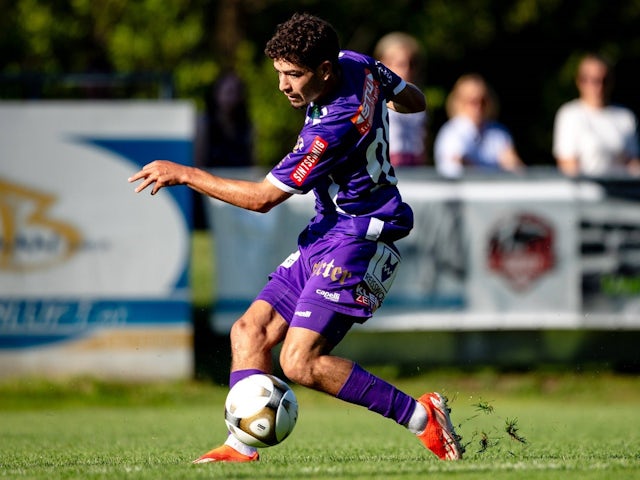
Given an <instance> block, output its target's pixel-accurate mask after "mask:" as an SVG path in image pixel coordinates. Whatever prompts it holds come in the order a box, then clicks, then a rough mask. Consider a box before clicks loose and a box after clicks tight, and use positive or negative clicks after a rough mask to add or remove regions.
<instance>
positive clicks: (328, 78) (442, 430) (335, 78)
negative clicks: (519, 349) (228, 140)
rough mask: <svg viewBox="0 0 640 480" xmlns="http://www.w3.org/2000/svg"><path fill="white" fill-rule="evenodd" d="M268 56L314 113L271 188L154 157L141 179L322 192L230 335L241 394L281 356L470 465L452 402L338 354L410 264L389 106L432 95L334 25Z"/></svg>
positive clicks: (279, 42)
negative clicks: (416, 391)
mask: <svg viewBox="0 0 640 480" xmlns="http://www.w3.org/2000/svg"><path fill="white" fill-rule="evenodd" d="M265 53H266V54H267V56H268V57H269V58H271V59H273V66H274V68H275V70H276V72H277V74H278V82H279V85H278V86H279V89H280V91H282V93H284V94H285V95H286V97H287V99H288V100H289V102H290V103H291V105H292V106H293V107H295V108H302V107H306V109H307V110H306V112H307V116H306V119H305V123H304V126H303V128H302V131H301V132H300V136H299V137H298V141H297V143H296V145H295V147H294V149H293V151H292V152H290V153H289V154H288V155H287V156H285V157H284V158H283V159H282V160H281V161H280V163H279V164H278V165H277V166H275V167H274V168H273V169H272V170H271V171H270V172H269V174H268V175H267V177H266V178H265V179H264V180H263V181H262V182H248V181H242V180H233V179H225V178H221V177H217V176H214V175H211V174H209V173H207V172H205V171H202V170H198V169H194V168H191V167H186V166H183V165H178V164H174V163H171V162H168V161H163V160H159V161H155V162H152V163H150V164H149V165H146V166H145V167H144V168H143V169H142V170H141V171H139V172H138V173H136V174H135V175H133V176H132V177H131V178H130V179H129V181H130V182H134V181H137V180H142V182H141V183H140V184H139V185H138V187H137V188H136V190H135V191H136V192H140V191H142V190H144V189H145V188H147V187H149V186H152V188H151V194H152V195H153V194H155V193H157V192H158V190H160V189H161V188H163V187H166V186H171V185H178V184H182V185H188V186H189V187H191V188H193V189H195V190H196V191H198V192H201V193H203V194H206V195H209V196H210V197H213V198H216V199H218V200H221V201H223V202H228V203H230V204H233V205H236V206H238V207H240V208H245V209H248V210H254V211H258V212H267V211H269V210H270V209H271V208H272V207H274V206H276V205H278V204H279V203H281V202H283V201H285V200H286V199H287V198H289V197H290V196H291V195H293V194H305V193H307V192H309V191H311V190H313V192H314V194H315V197H316V216H315V217H314V218H313V219H312V220H311V221H310V223H309V225H308V226H307V227H306V228H305V229H304V230H303V231H302V233H301V234H300V236H299V237H298V250H297V251H296V252H294V253H293V254H291V256H289V258H287V259H286V260H285V261H284V262H283V263H282V264H281V265H280V266H279V267H278V268H277V269H276V271H275V272H273V274H272V275H271V276H270V278H269V282H268V283H267V285H266V286H265V287H264V289H263V290H262V292H260V294H259V295H258V296H257V298H256V300H255V301H254V302H253V303H252V305H251V306H250V307H249V309H248V310H247V311H246V312H245V313H244V315H242V317H240V319H238V320H237V322H236V323H235V324H234V325H233V327H232V329H231V350H232V364H231V375H230V385H231V386H233V385H235V384H236V383H237V382H238V381H240V380H241V379H243V378H245V377H247V376H249V375H252V374H254V373H260V372H271V371H272V357H271V352H272V349H273V348H274V347H275V346H276V345H278V344H280V343H282V349H281V353H280V366H281V367H282V370H283V372H284V374H285V375H286V376H287V378H289V379H290V380H291V381H293V382H296V383H298V384H300V385H304V386H306V387H309V388H313V389H316V390H319V391H322V392H325V393H327V394H329V395H333V396H335V397H337V398H340V399H342V400H344V401H346V402H350V403H354V404H357V405H362V406H365V407H367V408H369V409H370V410H372V411H374V412H377V413H379V414H381V415H384V416H385V417H388V418H391V419H393V420H395V421H396V422H397V423H399V424H401V425H404V426H405V427H407V428H408V429H409V430H410V431H412V432H414V433H415V434H416V435H418V438H419V439H420V440H421V441H422V443H423V444H424V445H425V446H426V447H427V448H428V449H430V450H431V451H432V452H434V453H435V454H436V455H437V456H438V457H439V458H441V459H446V460H456V459H459V458H461V456H462V448H461V446H460V443H459V438H458V437H457V435H456V433H455V432H454V429H453V426H452V425H451V420H450V418H449V413H448V407H447V405H446V401H445V399H444V398H443V397H441V396H440V395H439V394H437V393H427V394H425V395H423V396H422V397H420V399H419V400H415V399H413V398H412V397H410V396H409V395H407V394H405V393H403V392H401V391H399V390H398V389H397V388H395V387H394V386H393V385H391V384H389V383H387V382H385V381H383V380H382V379H380V378H377V377H375V376H374V375H372V374H371V373H369V372H367V371H365V370H364V369H362V368H361V367H360V366H359V365H357V364H355V363H354V362H352V361H351V360H347V359H344V358H339V357H336V356H333V355H331V351H332V349H333V348H334V347H335V346H336V345H337V344H338V343H339V342H340V341H341V340H342V338H343V337H344V336H345V334H346V333H347V332H348V330H349V329H350V328H351V326H352V325H353V324H354V323H362V322H364V321H366V320H367V319H368V318H369V317H371V315H372V314H373V312H374V311H375V310H376V309H377V308H378V307H379V306H380V304H381V303H382V301H383V300H384V297H385V295H386V293H387V291H388V289H389V287H390V286H391V283H392V282H393V279H394V276H395V273H396V270H397V267H398V265H399V263H400V256H399V254H398V251H397V249H396V247H395V246H394V243H393V242H394V241H396V240H398V239H400V238H402V237H404V236H406V235H407V234H408V233H409V231H410V230H411V228H412V225H413V214H412V211H411V209H410V207H409V206H408V205H407V204H405V203H403V202H402V199H401V197H400V194H399V192H398V189H397V188H396V178H395V177H394V171H393V168H392V166H391V165H390V163H389V150H388V132H387V129H388V121H387V108H392V109H394V110H396V111H399V112H418V111H421V110H424V109H425V99H424V96H423V95H422V93H421V92H420V91H419V90H418V89H417V88H416V87H414V86H413V85H411V84H408V83H406V82H405V81H404V80H402V79H401V78H400V77H398V76H397V75H395V74H394V73H393V72H391V71H390V70H389V69H387V68H386V67H385V66H384V65H382V64H380V63H377V62H375V61H374V60H373V59H372V58H370V57H367V56H364V55H360V54H358V53H355V52H350V51H343V52H340V47H339V42H338V36H337V34H336V32H335V30H334V29H333V28H332V27H331V25H329V24H328V23H327V22H325V21H323V20H321V19H319V18H317V17H314V16H311V15H308V14H295V15H293V17H291V19H289V20H288V21H287V22H285V23H283V24H281V25H279V26H278V28H277V30H276V33H275V35H274V37H273V38H272V39H271V40H270V41H269V42H268V43H267V46H266V49H265ZM258 458H259V455H258V452H257V451H256V450H255V449H254V448H251V447H249V446H247V445H244V444H242V443H240V442H239V441H238V440H237V439H236V438H235V437H233V436H231V435H230V436H228V437H227V441H226V442H225V443H224V445H222V446H220V447H218V448H214V449H213V450H211V451H209V452H207V453H206V454H204V455H203V456H202V457H200V458H198V459H197V460H195V463H207V462H217V461H236V462H248V461H255V460H258Z"/></svg>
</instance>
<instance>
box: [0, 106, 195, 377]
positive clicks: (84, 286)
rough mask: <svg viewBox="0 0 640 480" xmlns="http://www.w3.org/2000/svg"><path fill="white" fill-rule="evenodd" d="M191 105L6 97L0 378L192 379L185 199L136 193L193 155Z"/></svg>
mask: <svg viewBox="0 0 640 480" xmlns="http://www.w3.org/2000/svg"><path fill="white" fill-rule="evenodd" d="M194 115H195V113H194V109H193V107H192V106H191V104H189V103H185V102H29V103H13V102H12V103H3V104H0V375H13V374H23V373H31V374H36V375H37V374H43V375H44V374H48V373H60V374H67V373H71V374H75V373H92V374H96V375H106V376H122V377H156V376H157V377H166V376H173V377H175V376H188V375H190V374H191V372H192V366H191V357H192V354H191V327H190V298H189V289H188V283H187V278H188V262H189V249H190V225H189V223H190V220H189V219H190V218H191V217H190V208H191V207H190V196H189V193H188V191H187V190H186V189H184V188H177V189H174V190H173V191H171V190H165V191H162V192H161V193H160V194H158V195H156V196H155V197H153V198H152V197H151V196H150V195H148V194H140V195H137V194H135V193H134V192H133V189H134V186H132V185H131V184H129V183H128V182H127V178H128V177H129V176H130V175H131V174H132V173H134V172H135V171H137V170H138V169H139V168H140V167H141V166H142V165H144V164H145V163H147V162H149V161H152V160H154V159H157V158H170V159H172V160H175V161H178V162H180V163H186V164H190V163H191V162H192V154H191V152H192V137H193V131H194Z"/></svg>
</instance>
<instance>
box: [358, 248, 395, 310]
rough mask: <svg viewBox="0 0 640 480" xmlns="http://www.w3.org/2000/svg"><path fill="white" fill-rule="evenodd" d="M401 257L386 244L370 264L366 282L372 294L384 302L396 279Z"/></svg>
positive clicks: (365, 277) (379, 249)
mask: <svg viewBox="0 0 640 480" xmlns="http://www.w3.org/2000/svg"><path fill="white" fill-rule="evenodd" d="M399 265H400V256H399V255H398V254H397V253H396V252H395V251H394V250H392V249H391V248H389V247H388V246H387V245H385V244H384V243H379V244H378V251H377V252H376V254H375V255H374V256H373V258H372V259H371V261H370V262H369V268H367V272H366V273H365V275H364V281H365V283H366V284H367V287H368V288H369V289H370V290H371V292H372V293H373V294H374V295H375V296H376V297H377V298H378V299H379V300H380V302H382V300H383V299H384V297H385V296H386V294H387V292H388V291H389V289H390V288H391V284H392V283H393V280H394V279H395V277H396V273H397V271H398V266H399Z"/></svg>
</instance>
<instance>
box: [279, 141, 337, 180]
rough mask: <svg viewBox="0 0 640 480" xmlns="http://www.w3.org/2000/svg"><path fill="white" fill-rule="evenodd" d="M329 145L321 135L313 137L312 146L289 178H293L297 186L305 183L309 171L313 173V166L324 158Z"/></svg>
mask: <svg viewBox="0 0 640 480" xmlns="http://www.w3.org/2000/svg"><path fill="white" fill-rule="evenodd" d="M328 146H329V142H327V141H326V140H324V139H322V138H321V137H316V138H314V139H313V142H312V143H311V148H310V149H309V151H308V152H307V154H306V155H305V156H304V157H302V160H300V163H298V165H296V168H294V169H293V172H291V175H289V178H291V180H293V182H294V183H295V184H296V185H297V186H301V185H302V184H303V183H304V181H305V179H306V178H307V176H308V175H309V173H311V170H312V169H313V167H315V166H316V165H317V164H318V162H319V161H320V158H322V154H323V153H324V152H325V150H326V149H327V147H328Z"/></svg>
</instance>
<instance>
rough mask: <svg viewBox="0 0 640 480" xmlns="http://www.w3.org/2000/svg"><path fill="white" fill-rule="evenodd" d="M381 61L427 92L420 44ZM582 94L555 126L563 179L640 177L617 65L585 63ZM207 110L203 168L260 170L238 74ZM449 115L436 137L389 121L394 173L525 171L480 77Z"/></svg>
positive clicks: (389, 39)
mask: <svg viewBox="0 0 640 480" xmlns="http://www.w3.org/2000/svg"><path fill="white" fill-rule="evenodd" d="M373 56H374V57H375V58H376V59H377V60H379V61H380V62H381V63H383V64H385V65H386V66H387V67H389V68H390V69H391V70H393V71H394V72H396V73H397V74H398V75H399V76H401V77H402V78H403V79H404V80H405V81H407V82H410V83H413V84H414V85H416V86H418V87H419V88H424V84H425V63H426V61H425V54H424V52H423V50H422V48H421V46H420V44H419V42H418V41H417V40H416V39H415V38H414V37H412V36H411V35H408V34H406V33H404V32H392V33H389V34H387V35H385V36H384V37H382V38H380V40H379V41H378V42H377V44H376V46H375V48H374V52H373ZM575 86H576V89H577V96H576V98H574V99H572V100H569V101H567V102H566V103H564V104H563V105H561V106H560V108H559V109H558V110H557V113H556V115H555V118H554V119H553V139H552V146H551V154H552V156H553V158H554V160H555V162H556V165H557V168H558V170H559V171H560V172H561V173H562V174H564V175H567V176H571V177H574V176H588V177H597V176H601V177H605V176H621V175H623V176H626V175H629V176H640V158H639V156H640V155H639V151H638V150H639V147H638V130H637V119H636V116H635V115H634V113H633V112H632V111H631V110H630V109H629V108H626V107H624V106H621V105H616V104H613V103H611V101H610V99H611V93H612V90H613V88H614V68H613V64H612V63H611V62H610V61H609V60H608V59H607V58H605V57H604V56H601V55H598V54H595V53H588V54H586V55H584V56H583V57H582V58H581V60H580V61H579V63H578V65H577V68H576V72H575ZM428 100H429V98H428V97H427V101H428ZM205 103H206V109H205V112H204V114H203V116H202V118H201V121H200V122H199V126H198V134H197V137H196V148H195V151H196V164H197V165H198V166H200V167H204V168H211V167H229V166H232V167H233V166H250V165H253V164H254V155H253V141H254V138H253V126H252V124H251V121H250V116H249V113H248V107H247V99H246V87H245V85H244V84H243V82H242V80H241V79H240V77H239V76H238V75H236V74H235V73H234V72H232V71H226V72H224V73H222V74H221V75H220V76H219V78H218V79H217V80H216V82H215V83H214V84H213V85H212V87H211V89H210V91H209V92H208V94H207V97H206V101H205ZM445 109H446V114H447V120H446V121H445V122H444V124H443V125H442V126H440V127H439V128H438V130H437V131H436V132H432V131H431V130H430V128H429V127H430V122H429V120H430V119H429V117H428V111H429V108H427V110H426V111H424V112H421V113H414V114H400V113H396V112H394V111H391V110H390V111H389V137H390V138H389V153H390V160H391V163H392V164H393V165H394V166H396V167H416V166H425V165H433V166H434V167H435V169H436V171H437V172H438V174H440V175H441V176H442V177H444V178H459V177H461V176H463V175H464V174H465V173H477V172H493V173H495V172H505V173H510V174H518V173H521V172H524V171H525V170H526V168H527V162H526V159H523V158H522V157H521V155H520V154H519V152H518V149H517V146H516V144H515V142H514V138H513V136H512V134H511V131H510V128H509V127H508V126H507V125H505V124H503V123H501V122H500V121H499V113H500V111H499V98H498V94H497V93H496V92H495V91H494V90H493V88H492V86H491V85H489V83H488V82H487V80H486V78H484V77H483V76H482V75H481V74H479V73H476V72H468V73H464V74H462V75H461V76H460V77H459V78H458V79H457V81H456V82H455V83H454V85H453V86H452V88H451V90H450V92H449V94H448V95H447V98H446V102H445ZM430 133H431V134H433V138H432V139H430V138H429V134H430ZM431 147H432V148H431ZM431 151H432V152H433V158H430V157H431V156H430V152H431Z"/></svg>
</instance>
